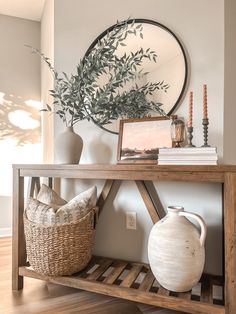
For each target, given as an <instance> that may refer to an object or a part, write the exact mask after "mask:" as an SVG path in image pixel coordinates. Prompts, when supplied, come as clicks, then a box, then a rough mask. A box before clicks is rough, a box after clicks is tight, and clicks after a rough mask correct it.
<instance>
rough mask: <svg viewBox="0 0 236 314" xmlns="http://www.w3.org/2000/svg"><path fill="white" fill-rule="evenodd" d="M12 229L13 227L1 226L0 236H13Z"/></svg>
mask: <svg viewBox="0 0 236 314" xmlns="http://www.w3.org/2000/svg"><path fill="white" fill-rule="evenodd" d="M11 236H12V229H11V228H0V238H4V237H11Z"/></svg>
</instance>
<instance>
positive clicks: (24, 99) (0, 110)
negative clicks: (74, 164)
mask: <svg viewBox="0 0 236 314" xmlns="http://www.w3.org/2000/svg"><path fill="white" fill-rule="evenodd" d="M0 38H1V48H0V152H1V153H0V235H3V234H7V233H10V229H11V191H12V180H11V179H12V165H11V164H12V163H24V162H26V163H33V162H39V161H41V156H40V140H41V139H40V133H41V127H40V114H39V107H38V106H39V103H38V102H39V101H40V63H39V59H38V58H37V56H35V55H32V54H31V52H30V49H28V48H26V47H25V46H24V45H25V44H28V45H31V46H33V47H36V48H39V46H40V41H39V39H40V23H39V22H33V21H29V20H25V19H20V18H15V17H9V16H6V15H0ZM32 101H33V102H32Z"/></svg>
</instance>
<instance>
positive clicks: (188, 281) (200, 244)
mask: <svg viewBox="0 0 236 314" xmlns="http://www.w3.org/2000/svg"><path fill="white" fill-rule="evenodd" d="M167 211H168V212H167V215H166V216H165V217H164V218H163V219H161V220H160V221H159V222H157V223H156V224H155V225H154V226H153V228H152V230H151V232H150V235H149V240H148V259H149V263H150V267H151V270H152V272H153V274H154V276H155V277H156V279H157V281H158V282H159V283H160V285H162V286H163V287H164V288H166V289H168V290H170V291H175V292H185V291H189V290H191V289H192V288H193V287H194V286H195V285H196V284H197V283H198V281H199V279H200V277H201V275H202V272H203V267H204V263H205V248H204V243H205V238H206V232H207V228H206V224H205V222H204V220H203V219H202V218H201V217H200V216H199V215H196V214H193V213H189V212H186V211H184V208H183V207H177V206H169V207H168V209H167ZM186 217H189V218H192V219H194V220H196V221H197V222H198V223H199V225H200V227H201V232H200V233H199V231H198V229H197V227H196V226H195V225H194V224H193V223H191V222H190V221H189V220H188V219H187V218H186Z"/></svg>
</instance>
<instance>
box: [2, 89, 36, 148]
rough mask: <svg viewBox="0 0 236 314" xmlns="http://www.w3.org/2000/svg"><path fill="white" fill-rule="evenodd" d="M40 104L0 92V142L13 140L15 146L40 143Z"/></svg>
mask: <svg viewBox="0 0 236 314" xmlns="http://www.w3.org/2000/svg"><path fill="white" fill-rule="evenodd" d="M39 109H40V103H39V102H38V101H33V100H27V99H24V98H22V97H20V96H15V95H5V94H4V93H2V92H0V140H6V139H13V140H15V141H16V145H18V146H22V145H25V144H35V143H39V142H40V134H41V122H40V120H41V119H40V112H39Z"/></svg>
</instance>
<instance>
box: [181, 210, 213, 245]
mask: <svg viewBox="0 0 236 314" xmlns="http://www.w3.org/2000/svg"><path fill="white" fill-rule="evenodd" d="M179 216H184V217H190V218H193V219H195V220H197V222H198V223H199V225H200V227H201V235H200V245H201V246H203V245H204V244H205V240H206V234H207V226H206V223H205V221H204V220H203V219H202V217H201V216H199V215H197V214H194V213H190V212H185V211H181V212H179Z"/></svg>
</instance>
